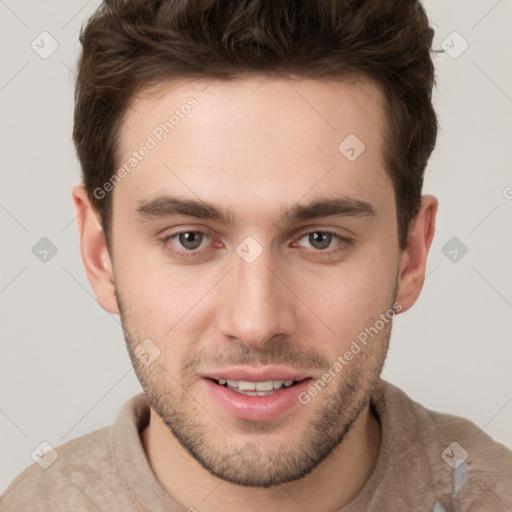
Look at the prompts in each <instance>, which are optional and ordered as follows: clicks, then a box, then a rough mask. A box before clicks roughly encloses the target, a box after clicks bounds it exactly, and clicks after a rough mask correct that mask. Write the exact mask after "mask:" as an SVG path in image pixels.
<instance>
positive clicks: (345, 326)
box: [297, 250, 398, 350]
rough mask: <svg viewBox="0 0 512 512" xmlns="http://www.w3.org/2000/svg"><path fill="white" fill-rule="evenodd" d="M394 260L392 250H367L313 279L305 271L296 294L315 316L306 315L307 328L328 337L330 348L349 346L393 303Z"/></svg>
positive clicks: (395, 266)
mask: <svg viewBox="0 0 512 512" xmlns="http://www.w3.org/2000/svg"><path fill="white" fill-rule="evenodd" d="M397 261H398V260H397V259H396V256H395V255H394V254H392V253H391V251H390V252H389V253H388V254H386V251H385V250H384V251H382V250H375V251H367V252H365V253H363V252H361V253H360V255H358V257H354V258H353V259H351V260H350V261H349V260H347V261H346V262H345V263H344V264H342V265H340V266H339V267H338V268H334V267H331V268H330V269H325V270H323V271H322V274H321V275H319V274H318V273H316V274H315V276H314V278H312V276H311V275H309V276H308V275H307V274H305V276H304V278H303V280H302V281H301V284H300V285H298V287H299V289H300V292H299V293H298V294H297V295H298V296H299V297H304V298H305V299H304V302H305V303H306V304H307V305H308V306H309V308H310V309H311V310H312V311H313V312H314V313H316V315H317V316H314V315H311V314H310V315H308V316H307V317H306V319H305V321H309V322H311V324H310V326H309V329H311V330H312V332H315V333H316V335H317V337H319V336H320V337H321V338H322V339H324V340H325V342H327V340H328V339H330V340H331V343H330V345H331V346H332V347H333V349H334V348H336V350H341V349H342V348H343V347H345V346H347V345H349V344H350V342H351V340H352V339H353V338H354V337H356V336H357V334H358V333H360V332H361V331H363V330H364V329H365V328H366V327H368V326H370V325H373V324H374V322H375V319H377V318H379V315H380V314H381V313H385V312H386V311H387V310H388V309H389V308H390V306H391V305H392V303H393V298H394V296H393V294H394V290H395V285H396V269H397V264H398V263H397ZM312 283H315V285H314V286H313V285H312ZM320 333H323V334H320Z"/></svg>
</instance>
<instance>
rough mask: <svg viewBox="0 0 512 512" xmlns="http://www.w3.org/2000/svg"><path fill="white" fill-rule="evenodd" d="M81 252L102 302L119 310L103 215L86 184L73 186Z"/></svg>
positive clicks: (101, 303) (95, 292)
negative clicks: (88, 193)
mask: <svg viewBox="0 0 512 512" xmlns="http://www.w3.org/2000/svg"><path fill="white" fill-rule="evenodd" d="M72 196H73V203H74V205H75V213H76V221H77V227H78V235H79V238H80V252H81V254H82V261H83V263H84V267H85V272H86V274H87V278H88V279H89V282H90V283H91V286H92V288H93V290H94V294H95V295H96V299H97V300H98V302H99V303H100V306H101V307H102V308H103V309H105V310H106V311H108V312H109V313H113V314H119V307H118V304H117V300H116V296H115V287H114V277H113V276H114V273H113V268H112V261H111V259H110V254H109V252H108V249H107V244H106V240H105V234H104V232H103V228H102V226H101V223H100V221H99V215H98V213H97V211H96V210H95V208H94V206H93V205H92V203H91V201H90V199H89V196H88V195H87V192H86V190H85V187H84V186H83V185H78V186H76V187H75V188H74V189H73V193H72Z"/></svg>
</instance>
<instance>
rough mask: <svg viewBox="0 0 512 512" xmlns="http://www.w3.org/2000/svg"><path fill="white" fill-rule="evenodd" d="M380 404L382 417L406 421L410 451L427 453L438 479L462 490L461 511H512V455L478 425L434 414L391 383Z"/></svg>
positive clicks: (385, 385)
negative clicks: (395, 416) (392, 417)
mask: <svg viewBox="0 0 512 512" xmlns="http://www.w3.org/2000/svg"><path fill="white" fill-rule="evenodd" d="M377 400H378V399H377ZM378 402H380V407H381V413H382V412H383V413H384V414H386V413H387V414H388V415H389V414H395V415H397V416H398V417H400V419H399V420H397V422H399V423H401V424H402V425H403V432H404V434H405V435H404V436H402V439H401V442H402V443H404V444H405V449H406V450H407V451H409V452H410V453H414V452H418V451H422V452H423V453H424V454H425V457H427V458H428V460H429V466H430V468H431V470H432V474H434V475H444V476H443V480H444V481H445V482H447V483H449V485H450V487H451V489H450V491H451V492H452V493H454V492H455V491H457V494H459V501H460V505H461V507H462V508H461V510H465V511H472V510H493V511H500V510H504V511H505V510H510V508H512V451H511V450H509V449H508V448H507V447H506V446H504V445H503V444H501V443H498V442H496V441H494V440H493V439H492V438H491V437H490V436H489V435H487V434H486V433H485V432H484V430H483V429H482V428H480V427H478V426H477V425H475V424H474V423H473V422H472V421H470V420H468V419H466V418H462V417H459V416H455V415H452V414H446V413H442V412H438V411H433V410H430V409H428V408H426V407H424V406H423V405H421V404H419V403H418V402H416V401H414V400H413V399H411V398H410V397H409V396H408V395H407V394H406V393H405V392H403V391H402V390H400V389H399V388H397V387H396V386H393V385H392V384H390V383H388V382H385V381H382V387H381V389H380V400H378ZM377 407H379V405H378V404H377ZM383 409H386V411H384V410H383ZM408 444H409V446H407V445H408ZM459 491H460V492H459Z"/></svg>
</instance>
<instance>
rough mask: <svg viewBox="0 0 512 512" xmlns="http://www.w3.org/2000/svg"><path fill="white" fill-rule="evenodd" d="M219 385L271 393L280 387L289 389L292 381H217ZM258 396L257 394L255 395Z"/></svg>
mask: <svg viewBox="0 0 512 512" xmlns="http://www.w3.org/2000/svg"><path fill="white" fill-rule="evenodd" d="M218 382H219V384H220V385H221V386H223V385H224V384H227V385H228V386H230V387H232V388H238V389H239V391H272V390H274V389H279V388H281V387H283V385H284V387H287V388H289V387H290V386H291V385H292V384H293V380H265V381H260V382H248V381H246V380H231V379H219V380H218ZM256 394H259V393H256Z"/></svg>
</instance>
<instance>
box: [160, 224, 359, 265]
mask: <svg viewBox="0 0 512 512" xmlns="http://www.w3.org/2000/svg"><path fill="white" fill-rule="evenodd" d="M184 233H196V234H201V235H206V236H207V237H210V235H209V233H208V232H207V231H201V230H193V229H187V230H184V231H177V232H176V233H172V234H171V235H167V236H166V237H164V238H163V239H162V244H163V245H164V247H165V248H166V249H167V250H169V251H170V252H171V253H172V254H173V255H175V256H177V257H179V258H196V257H198V256H201V255H202V254H203V253H204V252H205V251H208V250H209V249H206V248H203V249H193V250H189V251H186V250H180V249H175V248H174V247H171V246H170V245H169V241H170V240H172V239H173V238H175V237H176V236H178V235H181V234H184ZM311 233H322V234H326V235H332V236H333V237H335V238H337V239H338V240H339V241H340V242H341V243H340V244H339V246H338V247H336V248H335V249H330V250H329V249H312V251H313V252H311V253H310V256H312V257H313V258H322V259H326V258H329V257H332V256H335V255H337V254H339V253H341V252H343V251H346V250H347V248H348V246H350V245H351V244H352V242H353V241H352V240H351V239H350V238H347V237H345V236H342V235H340V234H339V233H336V232H334V231H330V230H328V229H315V230H313V231H306V232H304V233H302V234H301V235H300V236H299V237H298V238H297V240H301V239H302V238H304V237H305V236H306V235H310V234H311ZM210 238H211V237H210Z"/></svg>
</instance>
